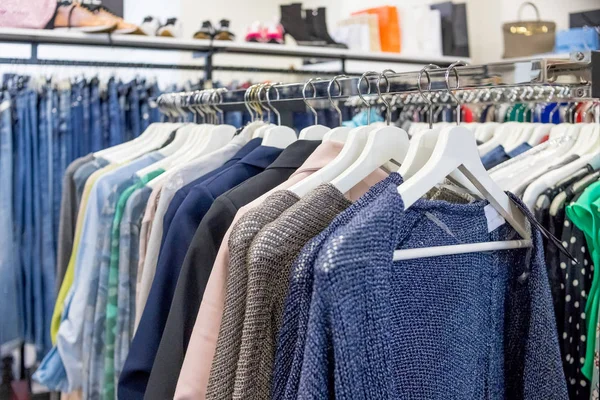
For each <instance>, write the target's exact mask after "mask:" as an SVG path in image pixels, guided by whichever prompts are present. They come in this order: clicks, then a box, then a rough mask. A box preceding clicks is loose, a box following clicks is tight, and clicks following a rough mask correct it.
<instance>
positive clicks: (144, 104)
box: [138, 85, 155, 133]
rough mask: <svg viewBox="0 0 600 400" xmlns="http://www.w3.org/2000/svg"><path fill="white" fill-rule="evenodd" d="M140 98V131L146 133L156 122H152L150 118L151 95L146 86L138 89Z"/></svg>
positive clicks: (140, 86)
mask: <svg viewBox="0 0 600 400" xmlns="http://www.w3.org/2000/svg"><path fill="white" fill-rule="evenodd" d="M138 96H139V100H140V103H139V104H140V131H141V133H144V131H145V130H146V129H148V126H149V125H150V124H151V123H152V122H155V121H151V116H150V103H149V99H150V95H149V94H148V90H147V89H146V86H144V85H139V87H138Z"/></svg>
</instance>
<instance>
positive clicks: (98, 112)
mask: <svg viewBox="0 0 600 400" xmlns="http://www.w3.org/2000/svg"><path fill="white" fill-rule="evenodd" d="M102 122H103V121H102V105H101V103H100V88H99V87H98V82H97V81H96V80H92V82H91V83H90V135H91V137H90V146H91V148H90V151H91V152H96V151H99V150H102V149H103V148H104V147H105V146H104V133H103V129H102V125H103V124H102Z"/></svg>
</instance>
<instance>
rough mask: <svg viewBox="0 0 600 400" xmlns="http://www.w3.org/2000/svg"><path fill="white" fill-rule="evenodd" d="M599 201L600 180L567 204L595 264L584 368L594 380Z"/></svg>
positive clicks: (587, 310) (599, 262) (588, 305)
mask: <svg viewBox="0 0 600 400" xmlns="http://www.w3.org/2000/svg"><path fill="white" fill-rule="evenodd" d="M598 202H600V182H595V183H593V184H591V185H590V186H589V187H588V188H587V189H585V191H584V192H583V194H582V195H581V196H580V197H579V199H578V200H577V202H576V203H573V204H570V205H569V206H567V208H566V212H567V217H568V218H569V219H570V220H571V221H573V223H574V224H575V225H576V226H577V227H578V228H579V229H581V231H582V232H583V233H584V234H585V239H586V242H587V245H588V249H589V251H590V255H591V258H592V262H593V264H594V277H593V278H592V286H591V288H590V292H589V293H588V300H587V303H586V305H585V315H586V327H587V338H588V340H587V341H586V351H585V363H584V365H583V369H582V373H583V375H584V376H585V377H586V378H588V379H590V380H591V379H592V376H593V371H594V353H595V349H596V340H595V338H596V325H597V323H598V300H599V296H598V295H599V293H600V292H599V291H598V285H599V284H600V278H599V274H598V273H596V271H598V267H599V266H600V257H599V255H600V254H599V253H598V245H599V242H598V228H599V227H600V212H599V211H598V205H599V204H598Z"/></svg>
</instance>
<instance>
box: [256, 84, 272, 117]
mask: <svg viewBox="0 0 600 400" xmlns="http://www.w3.org/2000/svg"><path fill="white" fill-rule="evenodd" d="M267 86H269V84H268V83H263V84H261V85H260V88H259V89H258V94H257V96H256V98H257V99H258V104H259V105H260V107H261V108H262V109H263V110H266V111H267V122H268V123H269V122H271V109H270V108H268V107H266V106H265V105H264V104H263V102H262V100H261V99H260V94H261V93H262V92H263V90H264V89H265V87H267Z"/></svg>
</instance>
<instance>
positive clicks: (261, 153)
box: [239, 146, 282, 169]
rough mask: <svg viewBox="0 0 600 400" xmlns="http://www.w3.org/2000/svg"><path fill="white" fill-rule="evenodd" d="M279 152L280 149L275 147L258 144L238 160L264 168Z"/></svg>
mask: <svg viewBox="0 0 600 400" xmlns="http://www.w3.org/2000/svg"><path fill="white" fill-rule="evenodd" d="M281 152H282V150H281V149H278V148H277V147H269V146H258V147H257V148H255V149H254V150H252V151H251V152H250V153H248V154H247V155H246V156H245V157H244V158H242V159H241V160H240V161H239V162H240V163H244V164H247V165H252V166H255V167H258V168H262V169H266V168H267V167H268V166H269V165H270V164H271V163H272V162H273V160H274V159H275V158H277V157H278V156H279V155H280V154H281Z"/></svg>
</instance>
